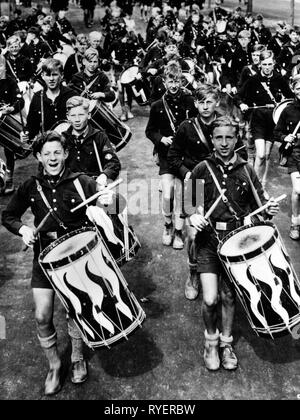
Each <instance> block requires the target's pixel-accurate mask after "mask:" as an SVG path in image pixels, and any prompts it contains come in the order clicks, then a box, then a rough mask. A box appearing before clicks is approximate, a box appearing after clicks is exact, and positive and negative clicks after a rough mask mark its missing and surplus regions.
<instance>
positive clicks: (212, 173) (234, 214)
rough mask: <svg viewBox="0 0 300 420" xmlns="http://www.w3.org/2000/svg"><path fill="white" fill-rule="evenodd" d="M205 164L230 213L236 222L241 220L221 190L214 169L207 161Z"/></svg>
mask: <svg viewBox="0 0 300 420" xmlns="http://www.w3.org/2000/svg"><path fill="white" fill-rule="evenodd" d="M204 162H205V164H206V166H207V169H208V170H209V172H210V174H211V176H212V179H213V181H214V183H215V185H216V187H217V190H218V191H219V193H220V195H221V197H222V201H223V203H224V204H226V206H227V208H228V210H229V211H230V213H231V214H232V215H233V216H234V218H235V219H236V220H240V218H239V217H238V215H237V213H236V211H235V210H234V208H233V207H232V205H231V204H230V203H229V200H228V198H227V197H226V196H225V194H224V193H223V191H222V188H221V186H220V183H219V181H218V179H217V177H216V175H215V173H214V171H213V169H212V168H211V166H210V164H209V163H208V162H207V160H205V161H204Z"/></svg>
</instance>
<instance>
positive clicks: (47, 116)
mask: <svg viewBox="0 0 300 420" xmlns="http://www.w3.org/2000/svg"><path fill="white" fill-rule="evenodd" d="M42 94H43V105H44V130H45V131H47V130H50V129H51V128H52V127H53V126H54V124H56V123H57V122H59V121H63V120H65V119H66V112H67V111H66V102H67V100H68V99H69V98H71V97H72V96H74V95H76V93H75V92H74V91H73V90H72V89H70V88H68V87H65V86H61V88H60V93H59V95H58V96H57V97H56V98H55V100H54V101H52V100H51V99H49V98H48V96H47V95H46V92H45V91H44V92H42ZM41 120H42V119H41V92H36V93H35V94H34V96H33V98H32V101H31V103H30V107H29V112H28V116H27V129H28V131H29V139H32V138H33V137H35V136H36V135H37V134H38V133H39V132H40V129H41Z"/></svg>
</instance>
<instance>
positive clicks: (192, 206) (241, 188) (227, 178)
mask: <svg viewBox="0 0 300 420" xmlns="http://www.w3.org/2000/svg"><path fill="white" fill-rule="evenodd" d="M206 160H207V161H208V162H209V164H210V166H211V168H212V170H213V172H214V174H215V175H216V177H217V180H218V181H219V184H220V186H221V188H224V189H226V193H225V194H226V197H227V198H228V200H229V203H230V205H231V206H232V208H233V210H234V211H235V212H236V214H237V216H238V217H239V218H243V217H246V216H247V215H248V214H250V213H251V212H252V211H253V210H255V209H256V208H257V203H256V200H255V198H254V196H253V192H252V189H251V185H250V182H249V179H248V177H247V175H246V171H245V167H246V168H247V171H248V173H249V175H250V178H251V180H252V182H253V185H254V187H255V189H256V191H257V193H258V196H259V198H260V200H261V202H262V204H265V203H266V201H267V200H266V199H265V198H264V193H263V189H262V186H261V184H260V182H259V180H258V178H257V175H256V173H255V171H254V169H253V167H252V166H251V165H249V164H248V163H247V162H246V161H245V160H243V159H242V158H241V157H239V156H237V158H236V161H235V162H234V163H230V164H229V165H225V164H224V163H223V162H222V161H221V160H220V159H218V158H217V157H215V155H214V154H213V155H211V156H210V157H209V158H207V159H206ZM197 179H203V180H204V213H206V212H207V211H208V210H209V209H210V207H211V206H212V205H213V203H214V202H215V200H216V199H217V198H218V197H219V196H220V193H219V190H218V189H217V187H216V185H215V182H214V180H213V178H212V175H211V173H210V172H209V170H208V168H207V166H206V164H205V162H200V163H199V164H198V165H197V166H196V167H195V168H194V170H193V171H192V175H191V178H190V180H191V182H188V183H187V186H186V191H185V197H191V202H187V201H188V200H185V206H184V210H185V214H186V215H188V216H190V215H192V214H194V213H195V212H196V208H197V207H198V206H199V204H200V203H199V202H198V203H197V200H199V198H200V197H198V195H197V194H196V189H195V181H194V180H197ZM210 219H211V221H212V222H213V223H214V222H217V221H218V222H227V223H230V222H234V221H235V217H234V215H233V214H232V213H231V212H230V210H229V209H228V206H227V205H226V204H225V203H224V202H223V201H222V200H220V202H219V204H218V206H217V207H216V209H215V211H214V212H213V213H212V215H211V217H210Z"/></svg>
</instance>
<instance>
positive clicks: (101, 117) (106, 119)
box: [51, 100, 132, 152]
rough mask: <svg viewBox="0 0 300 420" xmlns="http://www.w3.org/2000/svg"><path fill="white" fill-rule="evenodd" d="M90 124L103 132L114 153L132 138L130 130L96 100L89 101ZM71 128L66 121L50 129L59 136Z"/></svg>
mask: <svg viewBox="0 0 300 420" xmlns="http://www.w3.org/2000/svg"><path fill="white" fill-rule="evenodd" d="M90 113H91V120H90V121H91V124H92V125H93V126H94V127H95V128H98V129H100V130H102V131H103V130H104V131H105V132H106V134H107V136H108V138H109V140H110V142H111V143H112V145H114V146H115V148H116V151H117V152H118V151H119V150H121V149H123V147H125V146H126V144H127V143H128V142H129V140H130V139H131V136H132V132H131V130H130V128H129V127H128V126H127V125H126V124H124V123H123V122H122V121H120V120H119V119H118V117H117V116H116V114H115V113H114V112H113V111H112V110H111V109H109V108H108V107H107V106H106V105H105V104H104V103H102V102H100V103H99V102H98V101H97V100H91V101H90ZM70 126H71V123H70V122H68V121H67V120H64V121H59V122H58V123H57V124H55V125H54V126H53V127H52V128H51V129H52V130H54V131H56V132H57V133H59V134H61V133H63V132H64V131H66V130H67V129H68V128H69V127H70Z"/></svg>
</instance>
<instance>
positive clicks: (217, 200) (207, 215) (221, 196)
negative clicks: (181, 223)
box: [191, 189, 226, 230]
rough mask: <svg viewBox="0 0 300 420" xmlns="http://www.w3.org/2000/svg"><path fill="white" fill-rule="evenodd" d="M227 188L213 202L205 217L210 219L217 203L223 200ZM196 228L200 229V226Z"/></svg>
mask: <svg viewBox="0 0 300 420" xmlns="http://www.w3.org/2000/svg"><path fill="white" fill-rule="evenodd" d="M225 191H226V189H223V190H222V191H221V194H220V195H219V197H218V198H217V199H216V200H215V202H214V203H213V204H212V206H211V207H210V209H209V210H208V211H207V212H206V214H205V216H204V218H205V219H208V218H209V217H210V216H211V214H212V213H213V212H214V210H215V209H216V207H217V205H218V204H219V202H220V201H221V199H222V198H223V195H224V194H225ZM197 210H198V211H199V210H200V206H199V207H198V208H197ZM191 226H193V227H195V226H194V225H192V224H191ZM195 229H197V230H199V229H198V228H196V227H195Z"/></svg>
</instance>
